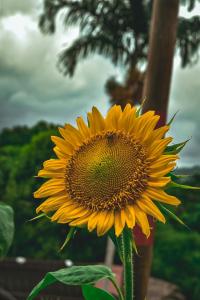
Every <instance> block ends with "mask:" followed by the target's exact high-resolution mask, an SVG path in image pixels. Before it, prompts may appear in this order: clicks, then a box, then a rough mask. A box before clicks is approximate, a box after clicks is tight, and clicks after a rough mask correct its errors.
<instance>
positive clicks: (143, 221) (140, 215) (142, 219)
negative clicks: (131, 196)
mask: <svg viewBox="0 0 200 300" xmlns="http://www.w3.org/2000/svg"><path fill="white" fill-rule="evenodd" d="M134 209H135V217H136V222H137V223H138V225H139V226H140V227H141V229H142V232H143V233H144V234H145V235H146V237H147V238H148V237H149V235H150V227H149V222H148V219H147V216H146V214H145V213H144V212H143V211H142V210H141V209H140V208H139V207H138V206H137V205H134Z"/></svg>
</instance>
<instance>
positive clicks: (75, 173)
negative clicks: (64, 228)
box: [34, 105, 180, 237]
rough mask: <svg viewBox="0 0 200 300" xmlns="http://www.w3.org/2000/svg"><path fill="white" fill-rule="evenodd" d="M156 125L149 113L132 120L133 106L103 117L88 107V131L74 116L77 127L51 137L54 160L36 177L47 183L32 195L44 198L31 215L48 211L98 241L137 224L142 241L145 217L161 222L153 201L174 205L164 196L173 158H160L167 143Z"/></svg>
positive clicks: (155, 118) (174, 200)
mask: <svg viewBox="0 0 200 300" xmlns="http://www.w3.org/2000/svg"><path fill="white" fill-rule="evenodd" d="M158 120H159V116H158V115H155V112H154V111H149V112H146V113H144V114H143V115H141V116H138V114H137V113H136V108H135V107H131V106H130V105H127V106H126V107H125V109H124V110H123V111H122V110H121V108H120V106H116V105H115V106H113V107H112V108H111V109H110V110H109V112H108V114H107V116H106V117H105V118H104V117H103V116H102V115H101V114H100V112H99V111H98V110H97V108H95V107H93V109H92V112H91V113H88V123H89V126H87V125H86V124H85V122H84V120H83V119H82V118H81V117H79V118H77V120H76V121H77V128H75V127H73V126H71V125H69V124H66V125H65V126H64V128H59V132H60V134H61V136H62V138H61V137H57V136H52V141H53V142H54V143H55V145H56V146H55V148H54V151H55V153H56V155H57V157H58V159H50V160H47V161H45V162H44V168H43V169H42V170H40V171H39V173H38V176H40V177H44V178H50V179H49V180H48V181H47V182H45V183H44V184H43V185H42V186H41V187H40V188H39V189H38V190H37V191H36V192H35V193H34V196H35V198H47V199H46V200H45V201H44V202H43V203H42V204H41V205H40V206H39V207H38V208H37V213H38V212H39V211H43V212H45V213H48V212H50V211H53V212H54V214H53V215H52V217H51V220H52V221H56V222H58V223H68V224H69V225H70V226H83V225H84V226H87V228H88V230H89V231H92V230H94V229H96V230H97V234H98V235H99V236H101V235H104V234H105V233H106V232H107V231H108V230H109V229H111V228H112V227H114V228H115V234H116V236H119V235H120V234H121V232H122V230H123V228H124V227H125V226H126V225H127V227H128V228H133V227H134V226H135V224H136V223H137V224H138V225H139V226H140V227H141V229H142V231H143V233H144V234H145V235H146V236H147V237H148V236H149V234H150V226H149V223H148V219H147V215H148V214H149V215H151V216H153V217H154V218H155V219H157V220H159V221H161V222H165V218H164V216H163V215H162V213H161V212H160V210H159V209H158V208H157V206H156V205H155V203H154V201H160V202H164V203H167V204H171V205H178V204H179V203H180V200H179V199H177V198H176V197H174V196H170V195H168V194H167V193H166V192H165V191H164V189H165V187H166V185H167V184H168V183H169V182H170V180H171V178H170V177H169V176H167V174H168V173H169V172H170V171H171V170H172V169H174V167H175V165H176V162H175V161H176V159H177V158H178V156H177V155H172V154H171V155H168V154H164V151H165V149H166V146H167V145H168V144H169V143H170V142H171V141H172V138H171V137H167V138H164V135H165V133H166V132H167V131H168V129H169V126H167V125H166V126H163V127H160V128H157V129H155V127H156V125H157V122H158Z"/></svg>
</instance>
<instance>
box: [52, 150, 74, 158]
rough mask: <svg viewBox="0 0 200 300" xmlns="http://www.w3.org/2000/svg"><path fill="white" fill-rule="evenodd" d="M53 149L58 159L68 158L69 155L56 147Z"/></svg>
mask: <svg viewBox="0 0 200 300" xmlns="http://www.w3.org/2000/svg"><path fill="white" fill-rule="evenodd" d="M53 151H54V152H55V154H56V156H57V157H58V158H60V159H68V158H69V157H70V156H71V155H69V154H66V153H64V152H63V151H61V150H60V149H59V148H58V147H54V148H53Z"/></svg>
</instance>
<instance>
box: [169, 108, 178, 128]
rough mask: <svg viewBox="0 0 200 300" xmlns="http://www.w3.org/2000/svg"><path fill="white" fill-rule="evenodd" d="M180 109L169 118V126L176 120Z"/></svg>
mask: <svg viewBox="0 0 200 300" xmlns="http://www.w3.org/2000/svg"><path fill="white" fill-rule="evenodd" d="M177 113H178V111H177V112H175V114H174V115H173V116H172V118H171V119H170V120H169V122H168V123H167V125H168V126H170V125H171V124H172V122H173V121H174V119H175V117H176V115H177Z"/></svg>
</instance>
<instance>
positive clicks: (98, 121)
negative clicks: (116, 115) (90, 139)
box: [92, 107, 105, 133]
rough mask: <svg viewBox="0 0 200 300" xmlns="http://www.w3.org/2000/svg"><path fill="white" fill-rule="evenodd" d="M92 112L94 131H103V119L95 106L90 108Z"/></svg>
mask: <svg viewBox="0 0 200 300" xmlns="http://www.w3.org/2000/svg"><path fill="white" fill-rule="evenodd" d="M92 114H93V123H94V124H93V126H94V128H95V132H96V133H98V132H99V131H103V130H104V129H105V120H104V118H103V116H102V115H101V113H100V112H99V111H98V109H97V108H96V107H93V108H92Z"/></svg>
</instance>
